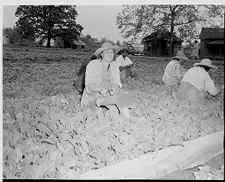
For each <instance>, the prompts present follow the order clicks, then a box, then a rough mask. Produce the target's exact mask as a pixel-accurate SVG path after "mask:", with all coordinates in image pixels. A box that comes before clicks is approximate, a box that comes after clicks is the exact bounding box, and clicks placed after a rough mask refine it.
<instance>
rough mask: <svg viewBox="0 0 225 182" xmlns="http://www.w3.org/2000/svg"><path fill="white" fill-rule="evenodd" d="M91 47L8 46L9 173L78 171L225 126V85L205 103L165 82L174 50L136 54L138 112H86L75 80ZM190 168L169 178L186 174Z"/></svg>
mask: <svg viewBox="0 0 225 182" xmlns="http://www.w3.org/2000/svg"><path fill="white" fill-rule="evenodd" d="M91 54H92V53H90V52H79V51H76V50H72V49H53V48H52V49H44V48H42V49H40V48H28V47H25V48H24V47H23V48H4V49H3V178H16V179H20V178H38V179H48V178H51V179H77V178H79V175H80V174H82V173H84V172H86V171H89V170H94V169H98V168H101V167H104V166H107V165H111V164H115V163H118V162H119V161H122V160H124V159H132V158H135V157H138V156H141V155H143V154H146V153H148V152H153V151H157V150H160V149H162V148H165V147H169V146H174V145H182V142H184V141H189V140H193V139H195V138H198V137H199V136H205V135H207V134H210V133H212V132H217V131H223V130H224V116H223V115H224V114H223V111H224V110H223V109H224V105H223V104H224V103H223V92H222V93H221V94H220V95H218V96H217V97H209V101H208V102H207V103H206V104H205V105H201V106H199V105H195V106H193V105H187V104H185V103H181V102H178V101H176V100H175V99H174V98H173V92H174V91H175V90H173V89H170V88H168V87H166V86H164V85H162V83H161V77H162V74H163V71H164V69H165V67H166V65H167V63H168V61H169V58H150V57H145V56H131V57H130V58H131V60H133V61H134V62H135V63H136V69H137V71H138V77H137V78H135V79H128V80H127V81H126V82H125V83H124V84H123V85H124V86H123V87H124V89H125V90H129V91H132V92H133V93H134V94H135V96H136V98H137V101H138V102H137V103H136V107H135V109H132V110H131V119H130V120H124V119H123V118H121V117H120V116H119V115H118V114H117V113H115V112H112V111H111V110H106V109H102V108H99V109H98V110H97V111H96V112H95V113H93V112H91V111H89V110H87V111H85V112H82V111H81V110H80V96H79V95H78V93H77V91H75V90H74V89H73V81H74V78H75V75H76V73H77V71H78V69H79V66H80V65H81V62H82V60H85V59H89V57H90V56H91ZM194 62H198V60H189V61H188V62H186V63H185V65H184V67H185V68H190V67H191V66H192V64H193V63H194ZM213 64H215V65H217V66H218V69H217V70H212V71H211V72H210V75H211V77H212V79H213V80H214V81H215V83H216V85H218V86H220V87H221V86H222V85H223V84H224V62H221V61H213ZM221 157H222V156H218V158H216V159H214V160H215V161H218V163H217V165H218V166H215V164H214V162H211V163H210V165H209V166H211V168H213V169H214V168H217V167H219V169H220V168H221V166H222V165H223V163H219V162H221V160H220V159H221ZM223 157H224V155H223ZM202 170H203V169H202ZM205 170H206V169H205ZM189 172H190V171H182V172H180V171H179V172H177V173H176V174H171V175H170V176H166V178H167V179H172V178H173V177H174V175H175V176H176V177H177V178H180V179H181V178H182V179H184V178H186V173H188V174H187V175H189V174H190V173H189ZM192 174H193V173H192ZM189 177H190V176H189ZM192 177H193V176H192ZM195 178H196V177H195Z"/></svg>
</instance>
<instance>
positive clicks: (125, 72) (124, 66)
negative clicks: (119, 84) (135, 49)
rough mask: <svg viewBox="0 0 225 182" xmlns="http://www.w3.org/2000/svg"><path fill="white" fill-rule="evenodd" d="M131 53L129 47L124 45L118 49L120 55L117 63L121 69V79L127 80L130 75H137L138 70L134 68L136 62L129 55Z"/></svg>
mask: <svg viewBox="0 0 225 182" xmlns="http://www.w3.org/2000/svg"><path fill="white" fill-rule="evenodd" d="M129 53H130V52H129V50H128V48H127V47H122V48H121V49H120V50H119V51H118V54H119V56H118V57H117V58H116V61H115V63H116V64H117V66H118V67H119V70H120V80H124V81H125V80H126V79H127V78H128V77H131V78H134V77H136V76H137V72H136V70H135V69H134V63H133V62H132V61H131V60H130V58H129V57H127V56H128V54H129Z"/></svg>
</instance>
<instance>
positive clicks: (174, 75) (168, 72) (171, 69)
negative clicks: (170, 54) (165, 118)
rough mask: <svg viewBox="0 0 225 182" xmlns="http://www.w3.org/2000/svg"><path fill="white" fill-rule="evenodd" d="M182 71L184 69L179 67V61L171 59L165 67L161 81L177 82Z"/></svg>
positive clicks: (182, 73)
mask: <svg viewBox="0 0 225 182" xmlns="http://www.w3.org/2000/svg"><path fill="white" fill-rule="evenodd" d="M184 73H185V69H184V68H182V67H181V65H180V63H179V62H178V61H177V60H172V61H170V62H169V63H168V64H167V66H166V68H165V71H164V73H163V77H162V81H163V82H164V83H165V84H167V82H177V81H178V79H180V78H182V76H183V75H184ZM168 84H169V83H168Z"/></svg>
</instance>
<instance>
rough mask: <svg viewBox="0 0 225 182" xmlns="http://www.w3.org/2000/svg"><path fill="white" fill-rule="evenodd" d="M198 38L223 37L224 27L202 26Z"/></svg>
mask: <svg viewBox="0 0 225 182" xmlns="http://www.w3.org/2000/svg"><path fill="white" fill-rule="evenodd" d="M200 39H224V28H204V27H203V28H202V30H201V33H200Z"/></svg>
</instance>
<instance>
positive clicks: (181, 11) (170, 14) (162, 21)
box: [116, 5, 213, 55]
mask: <svg viewBox="0 0 225 182" xmlns="http://www.w3.org/2000/svg"><path fill="white" fill-rule="evenodd" d="M201 9H203V10H201ZM203 11H204V7H203V6H196V5H135V6H124V9H123V10H122V11H121V12H120V13H119V14H118V16H117V18H116V19H117V25H118V28H119V29H120V31H121V33H122V36H123V37H124V38H132V39H137V38H143V37H144V36H147V35H149V34H151V33H152V32H154V31H156V30H169V32H170V54H171V55H172V53H173V48H174V46H173V35H174V33H176V35H178V36H180V37H182V38H185V39H190V38H193V37H196V35H197V33H198V31H197V28H198V27H197V24H198V23H199V22H206V21H207V16H206V15H205V14H204V13H200V12H203ZM211 12H213V11H211Z"/></svg>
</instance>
